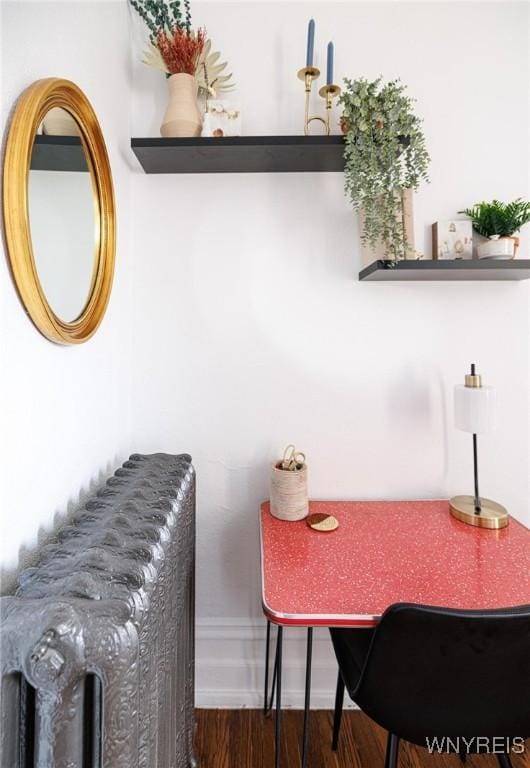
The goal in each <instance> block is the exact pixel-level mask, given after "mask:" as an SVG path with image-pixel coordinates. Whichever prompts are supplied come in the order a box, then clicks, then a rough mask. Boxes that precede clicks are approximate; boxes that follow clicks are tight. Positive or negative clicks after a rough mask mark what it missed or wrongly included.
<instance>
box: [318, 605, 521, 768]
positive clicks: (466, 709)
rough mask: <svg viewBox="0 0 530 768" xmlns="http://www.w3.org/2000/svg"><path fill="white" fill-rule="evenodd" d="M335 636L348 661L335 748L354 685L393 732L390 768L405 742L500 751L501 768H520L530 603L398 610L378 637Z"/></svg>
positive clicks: (357, 696)
mask: <svg viewBox="0 0 530 768" xmlns="http://www.w3.org/2000/svg"><path fill="white" fill-rule="evenodd" d="M330 632H331V638H332V641H333V647H334V649H335V655H336V656H337V661H338V664H339V676H338V681H337V694H336V699H335V717H334V723H333V742H332V746H333V749H336V748H337V744H338V737H339V731H340V720H341V714H342V705H343V700H344V688H345V687H346V688H347V690H348V693H349V695H350V697H351V699H352V700H353V701H354V702H355V703H356V704H357V705H358V706H359V707H360V708H361V709H362V710H363V711H364V712H365V713H366V714H367V715H369V717H371V718H372V720H374V721H375V722H376V723H378V724H379V725H380V726H382V727H383V728H385V729H386V730H387V731H388V734H389V735H388V742H387V752H386V763H385V766H386V768H395V767H396V765H397V758H398V750H399V741H400V739H404V740H406V741H409V742H412V743H413V744H418V745H420V746H423V747H428V746H429V744H430V745H431V748H432V745H433V744H434V745H435V749H436V751H443V752H459V753H460V756H461V758H462V759H464V758H465V754H466V753H470V754H476V753H480V752H486V751H492V752H495V753H496V754H497V755H498V760H499V765H500V766H501V768H510V766H511V762H510V758H509V751H510V745H513V746H517V747H520V748H524V741H523V740H524V739H525V738H527V737H528V736H530V605H527V606H521V607H517V608H511V609H502V610H490V611H458V610H450V609H444V608H433V607H429V606H423V605H412V604H409V603H397V604H396V605H393V606H391V607H390V608H388V610H387V611H386V612H385V613H384V615H383V616H382V618H381V621H380V622H379V624H378V625H377V627H376V628H375V629H374V630H359V629H330ZM477 737H481V738H477ZM434 738H436V739H437V741H436V742H434V741H430V742H429V740H434ZM440 747H441V748H440Z"/></svg>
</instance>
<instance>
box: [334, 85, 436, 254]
mask: <svg viewBox="0 0 530 768" xmlns="http://www.w3.org/2000/svg"><path fill="white" fill-rule="evenodd" d="M344 82H345V85H346V88H345V90H344V91H343V93H342V95H341V97H340V103H341V104H342V106H343V115H342V120H341V124H342V126H343V130H344V131H345V134H346V135H345V142H346V146H345V150H344V158H345V170H344V176H345V191H346V193H347V194H348V196H349V198H350V201H351V203H352V204H353V207H354V208H355V209H356V210H359V209H361V208H362V209H363V212H364V228H363V232H362V233H361V240H362V242H363V243H364V244H365V245H368V246H369V247H371V248H375V247H376V245H377V243H378V242H382V243H383V246H384V249H385V256H386V257H387V258H388V259H392V260H399V259H402V258H405V256H407V255H410V252H411V250H412V246H411V245H410V244H409V243H408V242H407V238H406V233H405V228H404V225H403V198H402V191H403V190H404V189H417V188H418V186H419V184H420V182H422V181H428V175H427V169H428V166H429V162H430V158H429V154H428V152H427V148H426V144H425V136H424V134H423V130H422V121H421V120H420V118H419V117H417V115H415V113H414V103H415V102H414V99H412V98H411V97H410V96H408V95H407V94H406V87H405V86H404V85H402V84H401V82H400V81H399V80H391V81H390V82H388V83H383V80H382V78H381V77H378V78H377V80H374V81H369V80H366V79H365V78H360V79H358V80H349V79H345V80H344Z"/></svg>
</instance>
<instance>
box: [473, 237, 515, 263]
mask: <svg viewBox="0 0 530 768" xmlns="http://www.w3.org/2000/svg"><path fill="white" fill-rule="evenodd" d="M518 245H519V239H518V238H517V237H499V235H492V236H491V237H490V238H489V239H488V240H486V241H485V242H484V243H481V244H480V245H479V246H477V255H478V257H479V259H513V258H514V256H515V252H516V250H517V246H518Z"/></svg>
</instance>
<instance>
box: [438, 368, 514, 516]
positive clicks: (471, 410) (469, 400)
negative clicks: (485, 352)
mask: <svg viewBox="0 0 530 768" xmlns="http://www.w3.org/2000/svg"><path fill="white" fill-rule="evenodd" d="M455 425H456V427H457V429H461V430H463V431H464V432H471V434H472V435H473V469H474V476H475V495H474V496H455V497H454V498H452V499H451V500H450V501H449V508H450V510H451V514H452V515H453V517H456V518H457V520H460V521H461V522H463V523H467V524H468V525H476V526H478V527H479V528H495V529H498V528H505V527H506V526H507V525H508V519H509V518H508V512H507V511H506V509H505V508H504V507H503V506H502V505H501V504H498V503H497V502H496V501H492V500H491V499H484V498H481V497H480V494H479V490H478V455H477V435H484V434H487V433H488V432H491V431H493V428H494V425H495V390H494V388H493V387H485V386H483V384H482V379H481V377H480V376H479V375H478V374H477V373H476V371H475V364H474V363H473V364H472V366H471V373H468V374H467V376H466V377H465V383H464V384H463V385H462V384H459V385H457V386H456V387H455Z"/></svg>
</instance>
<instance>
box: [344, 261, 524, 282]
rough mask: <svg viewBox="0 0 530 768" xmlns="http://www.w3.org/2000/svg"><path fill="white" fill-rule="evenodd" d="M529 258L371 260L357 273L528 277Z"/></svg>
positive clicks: (380, 277)
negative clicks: (502, 259) (392, 262)
mask: <svg viewBox="0 0 530 768" xmlns="http://www.w3.org/2000/svg"><path fill="white" fill-rule="evenodd" d="M529 278H530V259H512V260H511V261H493V260H492V259H482V260H481V261H479V260H478V259H473V260H472V261H471V260H469V261H468V260H466V261H464V260H458V261H453V260H447V261H446V260H433V259H425V260H422V261H400V262H398V263H397V264H396V265H395V266H392V264H391V262H388V261H374V263H373V264H370V266H368V267H365V269H363V270H362V271H361V272H359V280H363V281H365V282H366V281H369V280H370V281H372V282H375V281H394V282H396V281H405V280H406V281H409V280H528V279H529Z"/></svg>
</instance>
